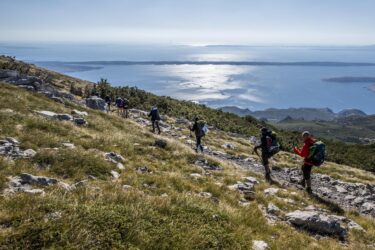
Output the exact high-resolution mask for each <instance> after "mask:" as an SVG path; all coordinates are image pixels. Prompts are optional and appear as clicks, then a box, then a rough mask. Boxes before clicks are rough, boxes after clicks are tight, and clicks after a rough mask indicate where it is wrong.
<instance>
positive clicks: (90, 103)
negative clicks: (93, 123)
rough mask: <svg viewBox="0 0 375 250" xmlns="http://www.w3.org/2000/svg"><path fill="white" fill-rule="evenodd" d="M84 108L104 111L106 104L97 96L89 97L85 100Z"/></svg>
mask: <svg viewBox="0 0 375 250" xmlns="http://www.w3.org/2000/svg"><path fill="white" fill-rule="evenodd" d="M85 102H86V106H87V107H89V108H92V109H97V110H101V111H105V110H106V107H107V104H106V103H105V101H104V100H103V99H102V98H99V97H97V96H91V97H89V98H86V99H85Z"/></svg>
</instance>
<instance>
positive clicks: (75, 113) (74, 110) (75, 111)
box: [71, 109, 89, 116]
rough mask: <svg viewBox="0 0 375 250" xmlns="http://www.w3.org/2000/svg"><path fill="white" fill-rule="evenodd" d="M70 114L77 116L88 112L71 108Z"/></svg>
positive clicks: (86, 114)
mask: <svg viewBox="0 0 375 250" xmlns="http://www.w3.org/2000/svg"><path fill="white" fill-rule="evenodd" d="M71 114H72V115H73V116H74V115H77V116H88V115H89V114H88V113H87V112H86V111H79V110H76V109H73V110H72V111H71Z"/></svg>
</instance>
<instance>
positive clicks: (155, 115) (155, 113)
mask: <svg viewBox="0 0 375 250" xmlns="http://www.w3.org/2000/svg"><path fill="white" fill-rule="evenodd" d="M148 116H149V117H151V122H152V132H153V133H155V126H156V128H157V129H158V134H159V135H160V127H159V121H160V115H159V110H158V108H157V107H156V106H154V107H152V109H151V111H150V113H149V114H148Z"/></svg>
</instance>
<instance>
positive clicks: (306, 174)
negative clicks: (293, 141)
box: [293, 131, 316, 193]
mask: <svg viewBox="0 0 375 250" xmlns="http://www.w3.org/2000/svg"><path fill="white" fill-rule="evenodd" d="M302 137H303V142H304V144H303V147H302V149H299V148H297V147H294V149H293V150H294V152H295V153H296V154H298V155H299V156H301V157H303V158H305V159H304V162H303V166H302V172H303V179H302V180H301V182H300V184H301V185H302V186H303V187H306V191H307V192H308V193H312V190H311V169H312V167H313V166H314V164H313V163H312V162H311V161H310V160H309V159H308V156H309V153H310V152H309V151H310V147H311V146H312V145H313V144H314V143H315V142H316V140H315V139H314V138H313V137H312V136H311V135H310V133H309V132H308V131H305V132H303V133H302Z"/></svg>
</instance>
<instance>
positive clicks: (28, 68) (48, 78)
mask: <svg viewBox="0 0 375 250" xmlns="http://www.w3.org/2000/svg"><path fill="white" fill-rule="evenodd" d="M0 69H8V70H17V71H18V72H19V73H20V74H21V75H32V76H37V77H40V78H41V79H43V80H44V81H45V82H46V83H48V84H50V85H51V86H53V87H56V88H59V89H62V90H67V91H70V90H72V85H74V87H75V88H76V90H77V92H84V89H85V87H86V86H91V85H92V83H90V82H88V81H85V80H81V79H78V78H74V77H70V76H67V75H64V74H60V73H57V72H54V71H51V70H47V69H44V68H39V67H37V66H35V65H33V64H29V63H24V62H22V61H18V60H15V59H14V58H12V57H7V56H0Z"/></svg>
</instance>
